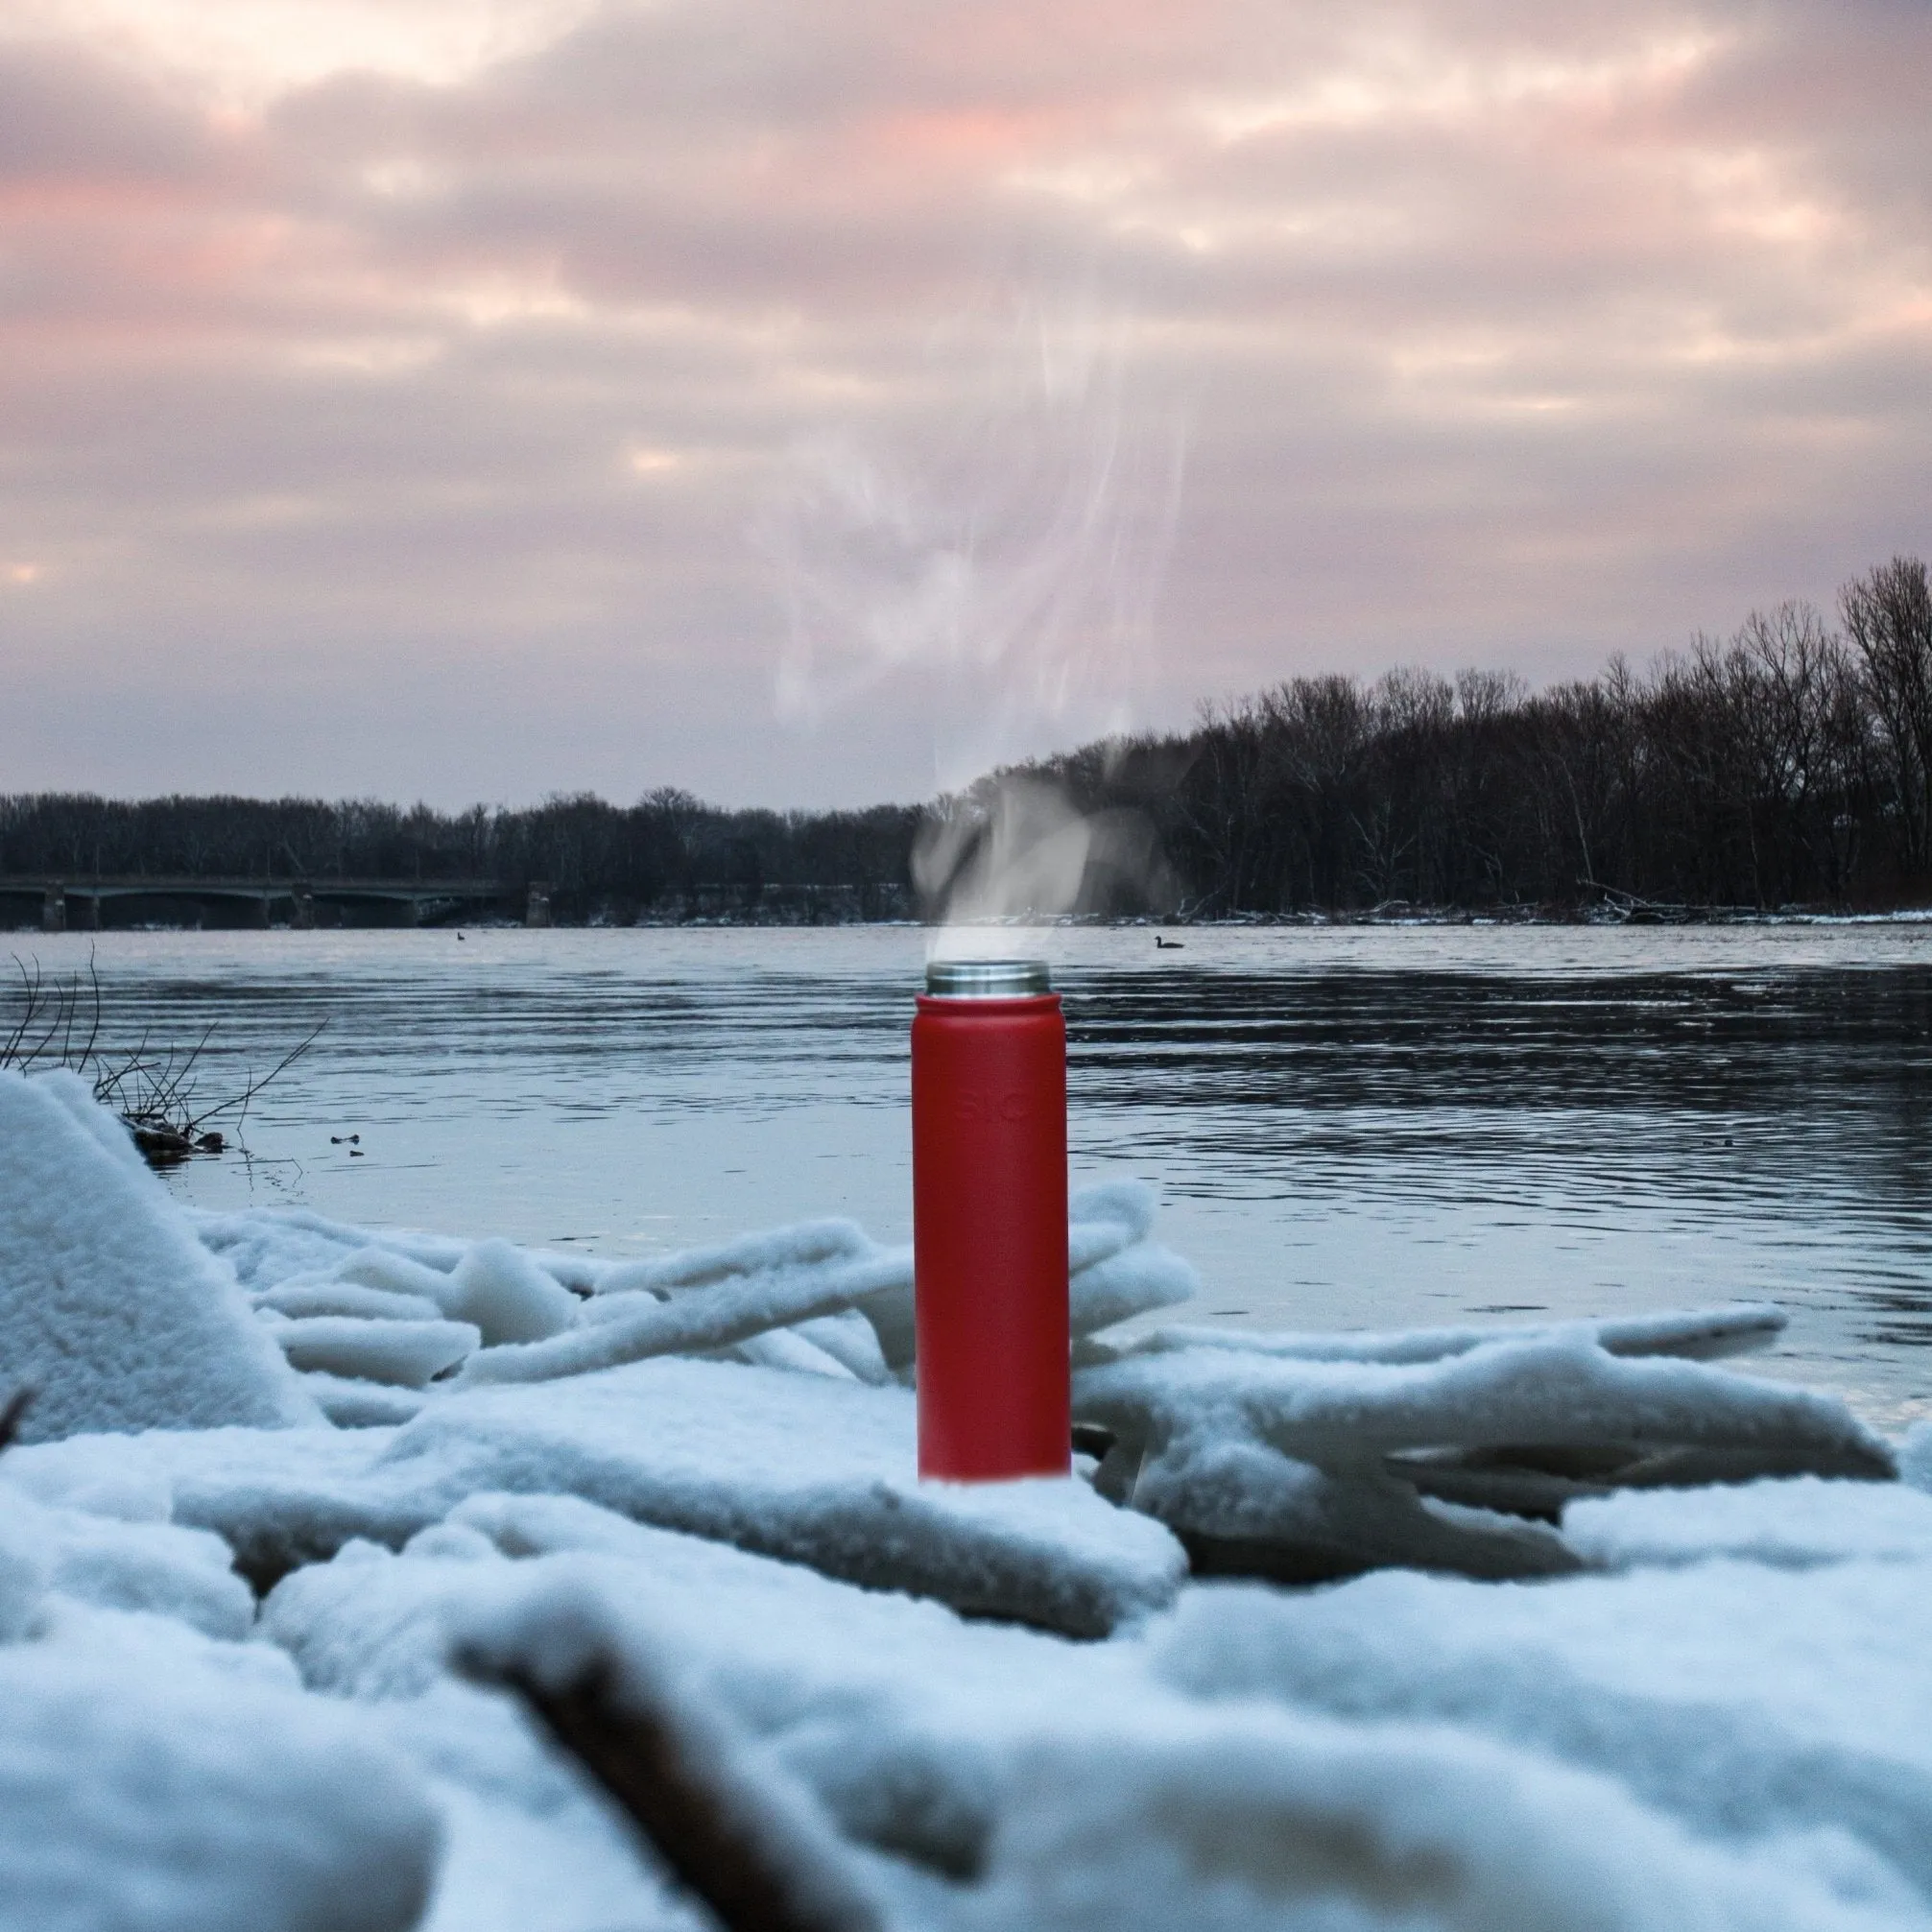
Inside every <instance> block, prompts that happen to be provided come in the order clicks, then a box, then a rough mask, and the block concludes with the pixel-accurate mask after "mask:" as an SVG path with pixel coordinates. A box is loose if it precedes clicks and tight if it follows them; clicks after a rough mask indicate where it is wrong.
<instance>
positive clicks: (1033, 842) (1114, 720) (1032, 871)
mask: <svg viewBox="0 0 1932 1932" xmlns="http://www.w3.org/2000/svg"><path fill="white" fill-rule="evenodd" d="M1132 350H1133V328H1132V325H1131V324H1130V322H1128V320H1127V319H1126V318H1125V317H1123V316H1121V315H1118V314H1104V313H1101V312H1099V311H1098V310H1096V309H1095V308H1094V307H1093V306H1092V305H1091V304H1090V303H1089V304H1083V305H1075V306H1069V307H1066V308H1063V309H1061V310H1059V311H1057V312H1054V313H1051V314H1049V313H1047V312H1046V311H1044V310H1043V309H1041V308H1040V307H1038V305H1031V304H1029V305H1026V306H1024V307H1022V308H1020V309H1018V310H1017V311H1015V312H1014V313H1013V314H1012V315H1010V316H1009V317H1008V318H1007V319H1006V320H1005V322H1004V323H1003V324H1002V325H999V326H992V325H990V324H987V323H985V322H980V323H978V324H977V325H975V324H972V323H967V324H963V325H961V326H960V327H958V328H955V329H953V330H950V331H948V332H946V333H945V334H944V335H943V336H942V338H941V339H939V340H938V341H936V342H935V344H934V345H933V346H932V349H931V352H930V354H929V356H928V358H927V370H926V371H925V383H924V387H926V388H927V389H928V390H929V392H930V393H931V394H934V395H935V396H936V397H943V398H944V399H945V406H935V407H934V408H932V409H930V410H927V411H925V412H918V411H915V414H916V415H918V416H919V428H918V433H917V435H916V437H909V438H907V439H905V440H904V441H899V442H894V441H891V440H889V439H886V438H883V437H876V438H870V439H869V438H866V437H862V436H860V435H858V434H856V433H853V432H844V433H840V434H836V435H829V436H825V437H822V438H820V439H818V440H817V441H813V442H812V443H810V444H808V445H806V446H805V447H803V448H802V449H801V450H800V451H799V454H798V459H797V462H796V464H795V465H794V472H793V477H792V482H791V488H790V489H789V490H788V491H787V492H786V496H785V499H784V501H783V502H782V503H781V504H780V505H779V506H777V509H776V513H775V515H774V516H773V518H772V519H771V521H770V524H769V525H768V528H767V530H766V532H765V538H766V545H767V547H768V548H769V549H770V551H771V552H772V553H773V555H774V556H775V561H777V563H778V565H779V569H780V577H781V582H782V584H783V588H784V595H785V606H786V616H787V625H786V639H785V648H784V652H783V656H782V658H781V661H780V664H779V670H778V680H777V698H778V706H779V709H780V712H781V713H782V714H785V715H788V716H791V717H794V718H799V719H802V720H806V721H811V720H815V719H818V718H821V717H823V716H825V715H826V714H828V713H830V712H832V711H835V710H840V709H844V708H846V707H848V706H850V705H853V704H858V703H861V702H864V701H865V700H867V699H869V698H872V697H873V696H874V695H875V694H876V693H878V692H879V691H880V690H881V689H882V687H885V686H887V685H888V684H891V683H894V682H897V683H903V682H905V681H907V680H916V681H918V683H920V684H922V685H923V686H924V694H925V696H926V697H927V699H928V701H929V703H930V705H931V710H932V715H933V719H934V775H935V778H936V780H937V783H938V787H939V790H940V792H941V795H942V806H941V809H940V812H939V814H938V816H937V817H936V818H935V821H934V823H932V824H931V825H930V826H929V828H928V830H927V833H926V836H925V837H924V838H923V839H922V840H921V842H920V846H919V849H918V852H917V854H916V856H915V874H916V883H917V884H918V888H919V891H920V894H921V895H922V897H923V898H924V899H925V900H926V902H927V903H928V904H942V905H943V906H944V909H945V910H944V928H943V931H942V938H941V944H942V948H944V949H946V950H949V951H952V952H954V953H957V952H959V951H962V950H968V951H970V950H976V951H979V952H986V951H987V950H989V947H988V945H986V944H983V943H979V942H977V941H975V940H974V939H973V938H971V937H970V933H971V922H974V921H983V920H990V919H1014V918H1051V917H1053V916H1055V915H1058V914H1063V913H1067V912H1071V911H1074V910H1076V909H1078V908H1079V906H1080V905H1081V904H1082V895H1083V893H1085V892H1090V891H1091V890H1092V886H1093V882H1094V880H1095V878H1096V875H1097V873H1105V872H1106V871H1122V872H1133V873H1134V874H1135V875H1141V874H1143V873H1144V871H1145V869H1146V867H1147V865H1148V863H1149V856H1148V854H1149V841H1148V840H1147V838H1146V836H1145V834H1144V831H1142V830H1140V829H1138V828H1136V827H1135V826H1134V825H1133V824H1132V823H1128V822H1127V818H1126V815H1122V814H1101V815H1098V816H1097V817H1084V816H1083V815H1081V814H1080V813H1079V812H1078V811H1076V810H1075V808H1074V807H1073V805H1072V804H1071V802H1070V801H1068V800H1067V799H1065V798H1064V797H1063V796H1062V795H1061V793H1060V792H1059V791H1058V790H1057V789H1056V788H1055V787H1053V786H1051V785H1050V784H1048V783H1046V782H1045V781H1043V780H1042V779H1041V778H1040V777H1038V775H1032V776H1026V777H1012V776H1009V777H1006V778H1005V779H999V778H993V779H989V778H988V777H987V775H988V774H990V773H993V772H995V771H996V768H998V767H1000V766H1002V765H1007V764H1011V763H1012V762H1013V761H1014V760H1015V759H1017V758H1021V757H1024V756H1026V755H1028V754H1030V753H1038V752H1040V751H1046V750H1048V749H1063V748H1065V747H1067V746H1068V745H1069V744H1070V743H1081V742H1090V741H1092V740H1094V739H1096V738H1105V737H1108V736H1111V735H1114V734H1116V733H1118V732H1120V731H1122V730H1123V729H1124V728H1126V727H1128V726H1129V725H1130V724H1131V723H1132V722H1133V713H1134V709H1135V701H1136V699H1137V698H1138V697H1139V695H1140V692H1141V689H1142V687H1143V685H1144V683H1145V681H1146V677H1147V672H1148V669H1149V658H1150V644H1151V618H1152V611H1153V606H1154V600H1155V595H1156V592H1157V587H1158V584H1159V580H1160V577H1161V574H1162V571H1163V568H1164V565H1165V562H1166V558H1167V553H1168V548H1169V544H1170V541H1171V538H1172V534H1173V528H1174V521H1175V512H1176V507H1177V504H1178V499H1179V492H1180V484H1181V465H1182V456H1183V449H1184V438H1183V434H1182V419H1181V412H1180V409H1179V407H1178V405H1176V404H1174V403H1172V402H1161V401H1157V400H1156V399H1154V398H1153V397H1151V396H1150V395H1149V394H1147V384H1146V383H1145V382H1144V381H1142V382H1138V383H1136V382H1133V381H1131V380H1130V376H1131V373H1132V368H1131V365H1132ZM989 937H990V936H989Z"/></svg>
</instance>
